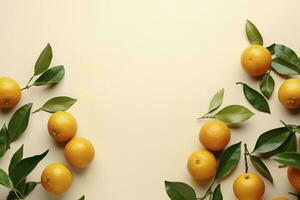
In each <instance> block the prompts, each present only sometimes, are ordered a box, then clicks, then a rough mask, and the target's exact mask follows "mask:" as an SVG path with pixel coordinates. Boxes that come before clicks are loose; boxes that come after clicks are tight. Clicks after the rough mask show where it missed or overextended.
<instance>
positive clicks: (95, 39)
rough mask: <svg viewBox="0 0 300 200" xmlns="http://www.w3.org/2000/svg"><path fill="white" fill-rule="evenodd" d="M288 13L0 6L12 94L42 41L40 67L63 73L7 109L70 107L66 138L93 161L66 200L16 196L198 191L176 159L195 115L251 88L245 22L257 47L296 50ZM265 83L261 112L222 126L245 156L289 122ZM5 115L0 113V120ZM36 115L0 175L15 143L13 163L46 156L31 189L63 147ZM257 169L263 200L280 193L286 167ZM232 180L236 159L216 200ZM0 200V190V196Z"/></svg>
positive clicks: (117, 3) (191, 133) (136, 4)
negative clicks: (84, 141)
mask: <svg viewBox="0 0 300 200" xmlns="http://www.w3.org/2000/svg"><path fill="white" fill-rule="evenodd" d="M299 7H300V2H299V1H297V0H290V1H288V2H287V1H280V0H275V1H274V0H273V1H271V0H268V1H260V0H251V1H250V0H247V1H241V0H239V1H238V0H227V1H219V0H210V1H202V0H190V1H182V0H181V1H180V0H152V1H147V0H126V1H124V0H88V1H76V0H65V1H61V0H51V1H49V0H48V1H47V0H26V1H21V0H19V1H16V0H1V1H0V24H1V28H0V66H1V67H0V69H1V73H0V75H1V76H9V77H13V78H15V79H16V80H18V82H19V83H20V84H21V85H23V86H24V85H25V84H26V81H27V80H28V79H29V78H30V76H31V74H32V73H33V65H34V62H35V60H36V58H37V56H38V54H39V53H40V51H41V50H42V48H43V47H44V46H45V44H46V43H47V42H49V43H51V45H52V47H53V52H54V59H53V62H52V64H53V65H55V64H63V65H64V66H65V68H66V76H65V79H64V80H63V82H62V83H60V84H59V85H57V86H55V87H53V88H51V89H48V88H45V87H43V88H42V87H41V88H31V89H30V90H28V91H24V92H23V97H22V100H21V102H20V104H19V106H20V105H22V104H25V103H27V102H33V103H34V108H38V106H40V105H41V104H42V103H43V102H45V101H46V100H47V99H49V98H51V97H53V96H58V95H68V96H71V97H75V98H77V99H78V102H77V103H76V105H74V106H73V107H72V108H71V109H70V112H72V113H73V114H74V116H75V117H76V118H77V120H78V124H79V131H78V135H80V136H84V137H87V138H89V139H91V140H92V141H93V143H94V145H95V147H96V154H97V155H96V159H95V161H94V162H93V164H92V165H91V166H90V167H89V168H88V169H86V170H83V171H74V170H73V172H74V175H75V176H74V185H73V186H72V188H71V189H70V190H69V191H68V192H67V193H66V194H64V195H62V196H58V197H55V196H51V195H49V194H47V193H46V192H45V191H44V190H43V188H42V187H38V188H37V189H36V190H35V191H34V192H33V193H32V194H31V195H30V196H29V197H28V199H29V200H30V199H35V200H37V199H39V200H40V199H46V200H50V199H59V200H73V199H78V198H79V197H80V196H81V195H82V194H85V195H86V196H87V199H88V200H97V199H103V200H120V199H126V200H127V199H131V200H138V199H144V200H153V199H165V200H167V199H168V198H167V196H166V193H165V191H164V184H163V182H164V180H169V181H183V182H186V183H189V184H191V185H193V186H194V187H195V188H196V190H197V193H198V194H199V195H200V194H202V192H203V191H204V190H205V189H206V186H207V185H206V184H199V183H196V182H194V181H193V180H192V179H191V178H190V176H189V174H188V172H187V170H186V160H187V157H188V156H189V154H190V153H191V152H192V151H193V150H195V149H197V148H200V147H201V145H200V144H199V141H198V131H199V129H200V127H201V125H202V124H203V121H201V122H199V121H197V120H196V117H197V116H199V115H201V114H204V112H205V111H206V110H207V106H208V103H209V100H210V97H211V96H212V95H213V94H214V93H215V92H216V91H217V90H219V89H220V88H222V87H224V88H225V101H224V104H225V105H226V104H233V103H240V104H243V105H246V106H247V107H249V108H251V107H250V105H249V104H248V103H247V101H246V100H245V99H244V97H243V94H242V90H241V87H240V86H236V85H235V82H237V81H244V82H247V83H249V84H250V85H252V86H254V87H256V88H257V87H258V82H257V80H254V79H252V78H250V77H248V76H247V75H246V74H245V73H244V72H243V71H242V69H241V67H240V61H239V58H240V54H241V51H242V50H243V49H244V48H245V47H247V45H248V42H247V40H246V38H245V34H244V23H245V20H246V19H247V18H248V19H250V20H252V21H253V22H255V24H256V25H257V26H258V27H259V29H260V31H261V33H262V35H263V37H264V39H265V44H271V43H272V42H279V43H283V44H286V45H288V46H290V47H291V48H292V49H294V50H296V51H298V52H300V40H299V35H300V25H299V23H298V21H297V20H296V19H298V18H299V17H300V13H299V12H298V11H299ZM274 77H275V80H276V88H275V89H276V92H275V94H274V95H273V96H272V98H271V100H270V105H271V111H272V115H268V114H263V113H259V112H256V115H255V116H254V117H253V118H252V119H251V120H250V121H248V122H247V123H246V124H245V125H243V126H242V127H241V128H238V129H232V140H231V144H233V143H235V142H237V141H241V140H242V141H247V143H248V145H249V146H250V148H253V145H254V143H255V141H256V138H257V137H258V135H259V134H260V133H262V132H263V131H266V130H269V129H271V128H275V127H277V126H279V125H280V122H279V120H280V119H282V120H284V121H286V122H290V123H295V124H299V123H298V122H299V120H298V118H299V116H298V115H292V114H291V113H290V112H288V111H286V110H285V109H284V108H283V107H282V106H281V105H279V102H278V100H277V94H276V93H277V90H278V86H279V85H280V83H281V82H283V79H282V78H280V77H278V76H277V75H275V76H274ZM252 110H253V109H252ZM12 112H13V111H11V112H8V113H1V117H0V123H1V124H2V123H3V122H7V121H8V119H9V118H10V116H11V114H12ZM48 118H49V114H48V113H43V112H40V113H36V114H34V115H33V116H32V117H31V121H30V125H29V128H28V129H27V131H26V133H25V134H24V135H23V136H22V137H21V138H20V139H18V140H17V141H16V142H15V143H13V145H12V146H11V149H10V150H9V151H8V153H7V154H6V155H5V157H4V158H3V159H1V161H0V167H1V168H6V167H7V166H8V161H9V159H10V157H11V155H12V153H13V152H14V151H15V150H16V149H17V148H18V147H19V146H20V145H21V144H25V156H29V155H33V154H37V153H41V152H43V151H44V150H45V149H48V148H49V149H50V153H49V155H48V156H47V157H46V159H44V160H43V161H42V163H41V164H39V165H38V168H37V169H36V170H35V171H34V173H33V174H31V175H30V179H31V180H39V178H40V174H41V172H42V170H43V168H44V167H45V166H46V165H47V164H49V163H51V162H63V163H66V161H65V160H64V158H63V149H62V148H61V147H58V146H57V145H55V143H54V142H53V141H52V140H51V138H50V137H49V135H48V133H47V129H46V126H47V120H48ZM267 163H268V166H270V170H271V172H272V174H273V175H274V182H275V184H274V185H271V184H270V183H268V182H267V181H266V186H267V188H266V193H265V196H264V199H266V200H267V199H268V200H269V199H271V198H272V197H275V196H287V192H288V191H291V187H290V186H289V184H288V181H287V178H286V170H285V169H278V168H277V165H276V164H275V163H273V162H267ZM250 171H254V169H253V168H250ZM242 172H243V162H242V161H241V162H240V165H239V168H238V169H237V170H235V171H234V173H233V174H231V176H230V177H228V178H227V179H225V180H224V181H222V189H223V193H224V199H226V200H228V199H235V197H234V195H233V192H232V183H233V180H234V178H235V177H237V176H238V175H239V174H240V173H242ZM5 194H6V192H3V190H2V189H1V191H0V199H4V198H5Z"/></svg>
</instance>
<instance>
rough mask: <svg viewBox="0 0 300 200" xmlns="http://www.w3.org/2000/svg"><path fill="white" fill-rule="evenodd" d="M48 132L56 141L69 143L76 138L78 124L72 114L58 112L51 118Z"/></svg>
mask: <svg viewBox="0 0 300 200" xmlns="http://www.w3.org/2000/svg"><path fill="white" fill-rule="evenodd" d="M48 131H49V134H50V135H51V136H52V137H53V139H54V140H55V141H57V142H67V141H69V140H71V139H72V138H73V137H74V136H75V134H76V132H77V122H76V120H75V118H74V117H73V115H72V114H71V113H69V112H66V111H58V112H55V113H53V114H52V115H51V117H50V118H49V121H48Z"/></svg>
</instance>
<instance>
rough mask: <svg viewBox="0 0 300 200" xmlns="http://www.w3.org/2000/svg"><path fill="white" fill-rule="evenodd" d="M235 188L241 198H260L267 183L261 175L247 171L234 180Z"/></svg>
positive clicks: (257, 199)
mask: <svg viewBox="0 0 300 200" xmlns="http://www.w3.org/2000/svg"><path fill="white" fill-rule="evenodd" d="M233 190H234V194H235V196H236V197H237V198H238V199H239V200H260V199H261V198H262V196H263V194H264V192H265V183H264V181H263V180H262V179H261V178H260V177H259V176H257V175H255V174H253V173H245V174H242V175H240V176H239V177H238V178H237V179H236V180H235V181H234V184H233Z"/></svg>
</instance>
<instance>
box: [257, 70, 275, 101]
mask: <svg viewBox="0 0 300 200" xmlns="http://www.w3.org/2000/svg"><path fill="white" fill-rule="evenodd" d="M274 86H275V81H274V79H273V78H272V76H271V74H269V73H268V74H265V75H264V76H263V77H262V79H261V80H260V84H259V87H260V91H261V93H263V95H264V96H265V97H266V98H270V96H271V95H272V93H273V91H274Z"/></svg>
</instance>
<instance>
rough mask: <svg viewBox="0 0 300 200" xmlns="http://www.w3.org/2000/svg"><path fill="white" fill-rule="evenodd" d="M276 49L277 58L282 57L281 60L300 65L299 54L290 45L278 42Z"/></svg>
mask: <svg viewBox="0 0 300 200" xmlns="http://www.w3.org/2000/svg"><path fill="white" fill-rule="evenodd" d="M274 50H275V55H276V57H277V58H280V59H281V60H284V61H285V62H287V63H290V64H291V65H294V66H299V65H300V62H299V58H298V56H297V54H296V53H295V52H294V51H293V50H292V49H290V48H289V47H286V46H284V45H281V44H276V45H275V47H274Z"/></svg>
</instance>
